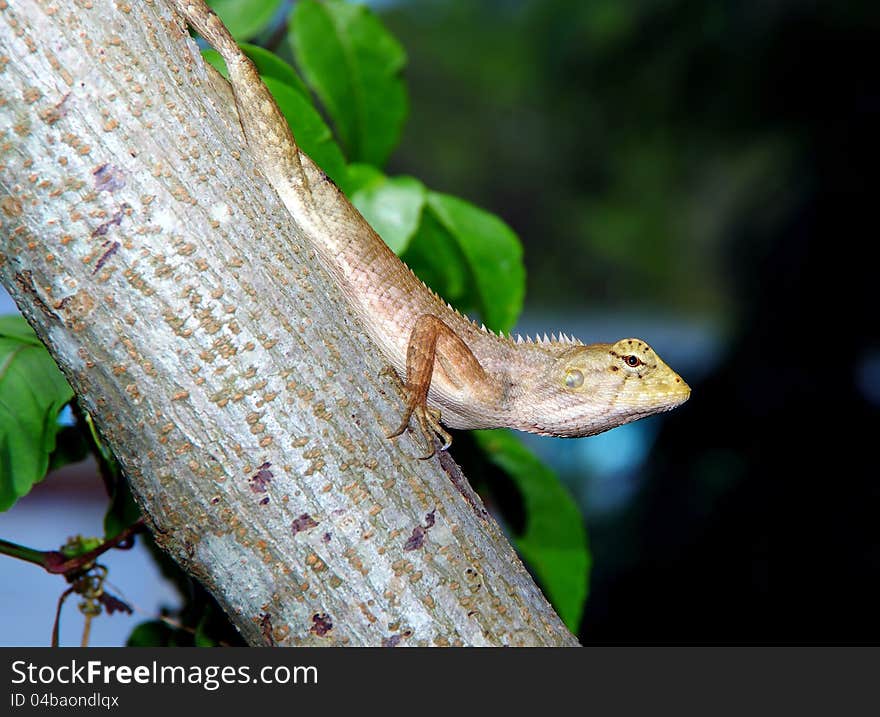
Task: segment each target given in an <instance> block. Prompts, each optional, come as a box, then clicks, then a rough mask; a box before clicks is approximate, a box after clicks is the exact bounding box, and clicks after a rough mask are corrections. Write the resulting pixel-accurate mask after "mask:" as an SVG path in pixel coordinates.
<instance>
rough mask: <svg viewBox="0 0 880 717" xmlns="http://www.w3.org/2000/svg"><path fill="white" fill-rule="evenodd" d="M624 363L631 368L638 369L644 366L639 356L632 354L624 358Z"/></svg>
mask: <svg viewBox="0 0 880 717" xmlns="http://www.w3.org/2000/svg"><path fill="white" fill-rule="evenodd" d="M623 362H624V363H625V364H626V365H627V366H629V367H630V368H636V367H637V366H641V365H642V360H641V359H640V358H639V357H638V356H633V355H632V354H630V355H629V356H624V357H623Z"/></svg>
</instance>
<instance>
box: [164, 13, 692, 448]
mask: <svg viewBox="0 0 880 717" xmlns="http://www.w3.org/2000/svg"><path fill="white" fill-rule="evenodd" d="M173 2H174V4H175V5H176V7H177V8H178V10H179V11H180V12H181V13H182V14H183V15H184V16H185V17H186V19H187V21H188V22H189V23H190V24H191V25H192V26H193V27H194V28H195V29H196V30H197V31H198V32H199V34H201V35H202V37H204V38H205V39H206V40H207V41H208V42H209V43H210V44H211V45H212V46H213V47H214V48H215V49H216V50H217V51H218V52H219V53H220V54H221V55H222V56H223V59H224V60H225V61H226V66H227V68H228V70H229V78H230V82H231V84H232V89H233V93H234V95H235V101H236V106H237V109H238V115H239V118H240V121H241V124H242V127H243V129H244V134H245V138H246V140H247V143H248V146H249V148H250V151H251V153H252V154H253V156H254V159H255V160H256V161H257V163H258V165H259V166H260V169H261V170H262V172H263V174H264V175H265V176H266V178H267V179H268V180H269V182H270V183H271V184H272V186H273V187H274V189H275V191H276V192H277V193H278V195H279V197H280V198H281V200H282V202H283V203H284V205H285V206H286V208H287V210H288V211H289V212H290V214H291V216H292V217H293V219H294V220H295V221H296V222H297V223H298V224H299V226H300V227H301V228H302V229H303V232H304V234H305V235H306V236H307V237H308V238H309V240H310V241H311V243H312V245H313V246H314V248H315V250H316V251H317V253H318V255H319V257H320V259H321V262H322V264H323V265H324V266H325V267H326V268H327V269H328V270H329V271H330V272H331V273H332V275H333V276H334V279H335V280H336V281H337V283H338V284H339V286H340V287H341V289H342V292H343V294H344V295H345V298H346V300H347V301H348V302H349V304H350V305H351V307H352V309H353V310H354V312H355V314H356V315H357V317H358V319H359V320H360V322H361V324H362V326H363V327H364V329H365V330H366V332H367V334H368V335H369V336H370V338H371V339H372V340H373V342H375V344H376V345H377V346H378V347H379V349H380V350H381V352H382V354H383V355H384V356H385V358H386V359H387V360H388V361H389V363H390V364H391V365H392V366H393V368H394V371H396V372H397V374H398V375H399V376H406V383H405V384H403V388H404V392H405V395H406V398H407V411H406V413H405V415H404V420H403V422H402V424H401V426H400V427H399V428H398V430H397V431H396V432H394V433H392V434H391V436H392V437H393V436H395V435H399V434H400V433H402V432H403V431H404V430H406V428H407V427H408V425H409V423H410V419H411V417H413V416H414V417H415V418H416V420H417V422H418V425H419V426H420V427H421V428H422V430H423V431H424V432H425V433H426V435H428V436H429V438H430V439H431V440H430V443H431V445H432V446H433V436H432V434H436V435H438V436H439V437H441V438H442V439H443V440H444V447H446V446H448V444H449V440H450V439H449V435H448V434H447V433H446V431H445V430H444V429H443V427H442V426H441V424H440V422H439V420H440V418H441V417H442V422H443V424H445V425H447V426H449V427H451V428H463V429H473V428H501V427H506V428H515V429H518V430H521V431H529V432H532V433H540V434H542V435H552V436H567V437H575V436H589V435H594V434H596V433H600V432H602V431H606V430H608V429H610V428H614V427H616V426H619V425H622V424H624V423H629V422H630V421H634V420H637V419H639V418H644V417H645V416H650V415H653V414H655V413H660V412H662V411H668V410H670V409H672V408H675V407H676V406H679V405H681V404H682V403H684V402H685V401H686V400H687V399H688V397H689V396H690V388H689V387H688V385H687V384H686V383H685V382H684V381H683V380H682V379H681V378H680V377H679V376H678V375H677V374H676V373H675V372H674V371H673V370H672V369H670V368H669V367H668V366H667V365H666V364H665V363H663V361H662V360H660V358H659V357H658V356H657V354H656V353H655V352H654V351H653V350H652V349H651V347H650V346H648V344H646V343H645V342H644V341H641V340H639V339H623V340H621V341H618V342H617V343H615V344H591V345H584V344H582V343H581V342H580V341H578V340H576V339H570V338H568V337H566V336H561V337H559V338H558V339H557V338H555V337H554V338H553V339H552V340H548V339H547V338H546V336H545V337H544V339H538V340H536V341H535V342H532V341H531V339H527V340H523V339H522V337H516V339H514V338H512V337H505V336H503V335H502V336H498V335H495V334H493V333H491V332H490V331H488V330H486V329H485V328H483V327H479V326H477V325H476V324H474V323H473V322H472V321H470V320H469V319H467V318H466V317H464V316H462V315H461V314H459V313H458V312H457V311H455V310H454V309H452V308H451V307H450V306H448V305H447V304H446V303H445V302H444V301H443V300H442V299H440V298H439V297H438V296H437V295H436V294H434V293H433V292H432V291H431V290H430V289H428V288H427V287H426V286H425V285H424V284H423V283H422V282H421V281H419V279H418V278H416V276H415V275H414V274H413V273H412V271H410V269H409V268H408V267H407V266H406V265H405V264H404V263H403V262H402V261H401V260H400V259H398V257H397V256H396V255H395V254H394V253H393V252H392V251H391V250H390V249H389V248H388V247H387V245H386V244H385V242H383V241H382V239H381V238H380V237H379V236H378V235H377V234H376V233H375V232H374V231H373V229H372V228H371V227H370V225H369V224H368V223H367V222H366V220H364V218H363V217H362V216H361V215H360V214H359V213H358V211H357V210H356V209H355V208H354V207H353V206H352V205H351V204H350V203H349V201H348V200H347V199H346V197H345V196H344V195H343V194H342V192H341V191H340V190H339V189H338V188H337V187H336V185H335V184H333V182H332V181H331V180H330V179H329V178H328V177H327V176H326V175H325V174H324V173H323V172H322V171H321V170H320V169H318V168H317V167H316V166H315V164H314V163H313V162H312V161H311V159H309V158H308V157H307V156H306V155H305V154H303V153H302V152H300V151H299V149H298V147H297V145H296V142H295V140H294V138H293V135H292V133H291V132H290V129H289V128H288V126H287V122H286V120H285V119H284V116H283V115H282V114H281V111H280V110H279V109H278V106H277V105H276V104H275V101H274V100H273V99H272V96H271V94H270V93H269V91H268V89H267V88H266V86H265V85H264V84H263V82H262V80H261V79H260V77H259V74H258V73H257V70H256V68H255V67H254V66H253V64H252V63H251V61H250V60H249V59H248V58H247V57H246V56H245V55H244V54H242V52H241V51H240V50H239V48H238V46H237V45H236V44H235V41H234V40H233V39H232V37H231V36H230V35H229V32H228V31H227V30H226V28H225V27H224V26H223V24H222V22H221V21H220V19H219V18H218V17H217V16H216V15H215V14H214V13H213V11H211V10H210V9H209V8H208V7H207V5H205V3H204V2H203V0H173ZM432 452H433V450H432ZM429 455H430V454H429Z"/></svg>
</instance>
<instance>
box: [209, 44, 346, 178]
mask: <svg viewBox="0 0 880 717" xmlns="http://www.w3.org/2000/svg"><path fill="white" fill-rule="evenodd" d="M267 54H270V53H267ZM202 56H203V57H204V58H205V61H206V62H208V63H210V64H211V65H213V66H214V67H215V68H216V70H217V71H218V72H219V73H220V74H222V75H223V76H224V77H227V73H226V63H224V62H223V58H222V57H220V55H219V53H217V52H216V51H214V50H203V51H202ZM265 59H266V58H265V57H264V58H263V61H264V62H263V65H259V64H258V68H260V70H261V72H262V70H263V68H265V67H267V64H266V62H265ZM276 59H277V58H276ZM278 63H280V64H278V65H273V66H271V67H268V71H271V72H272V73H273V75H271V76H270V75H265V76H263V81H264V82H265V83H266V87H268V88H269V92H271V93H272V96H273V97H274V98H275V101H276V102H277V103H278V107H279V108H280V109H281V112H282V113H283V114H284V117H285V118H286V119H287V123H288V124H289V125H290V128H291V130H292V131H293V135H294V137H295V138H296V141H297V143H298V144H299V146H300V148H301V149H302V150H303V152H305V153H306V154H307V155H309V157H311V158H312V160H314V162H315V164H317V165H318V166H319V167H320V168H321V169H323V170H324V172H326V174H327V176H328V177H330V178H331V179H332V180H333V181H334V182H336V184H338V185H339V186H340V187H342V188H343V190H345V189H346V188H347V187H346V179H347V174H346V166H345V157H343V156H342V151H341V150H340V149H339V145H338V144H336V141H335V140H334V139H333V133H332V132H331V131H330V128H329V127H328V126H327V123H326V122H324V118H323V117H321V114H320V113H319V112H318V110H317V109H315V106H314V105H313V104H312V100H311V97H310V96H309V94H308V91H307V90H305V91H303V90H304V89H305V88H304V87H303V85H302V82H298V84H297V85H290V84H287V80H284V79H279V77H284V76H285V72H284V71H283V69H282V68H281V67H280V65H283V64H284V63H283V62H282V61H281V60H278ZM292 71H293V70H291V72H292ZM287 79H288V80H289V79H290V78H289V76H288V78H287Z"/></svg>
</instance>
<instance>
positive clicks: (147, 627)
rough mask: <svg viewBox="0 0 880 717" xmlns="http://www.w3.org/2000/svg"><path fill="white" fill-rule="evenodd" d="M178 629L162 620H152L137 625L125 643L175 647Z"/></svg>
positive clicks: (140, 645) (127, 644)
mask: <svg viewBox="0 0 880 717" xmlns="http://www.w3.org/2000/svg"><path fill="white" fill-rule="evenodd" d="M176 632H177V631H176V630H174V628H172V627H170V626H169V625H167V624H166V623H164V622H162V621H161V620H150V621H148V622H142V623H140V624H139V625H137V626H135V628H134V630H132V631H131V634H130V635H129V636H128V640H127V641H126V643H125V646H126V647H175V646H177V644H178V643H177V640H176V639H175V637H176V635H175V633H176Z"/></svg>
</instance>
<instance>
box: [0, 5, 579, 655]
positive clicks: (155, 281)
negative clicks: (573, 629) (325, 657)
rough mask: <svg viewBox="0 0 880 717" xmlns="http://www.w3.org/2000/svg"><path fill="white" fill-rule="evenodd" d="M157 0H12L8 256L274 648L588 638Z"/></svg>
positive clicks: (192, 556) (142, 473) (116, 437)
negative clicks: (407, 404)
mask: <svg viewBox="0 0 880 717" xmlns="http://www.w3.org/2000/svg"><path fill="white" fill-rule="evenodd" d="M243 146H244V140H243V138H242V135H241V130H240V127H239V125H238V122H237V119H236V117H235V114H234V111H233V109H232V101H231V96H230V93H229V91H228V87H227V86H226V84H225V83H224V82H223V81H222V80H219V78H218V76H217V75H216V74H213V73H212V72H209V68H206V66H205V65H204V64H203V63H202V60H201V57H200V55H199V53H198V49H197V48H196V46H195V44H194V43H193V42H192V41H191V40H190V39H189V37H188V35H186V34H185V33H184V32H183V30H182V24H181V22H180V20H179V18H177V17H176V16H175V15H173V14H172V12H171V11H170V10H169V9H168V7H166V5H165V4H164V3H163V2H161V1H160V0H152V1H150V0H146V1H144V2H130V3H128V2H125V0H116V1H115V2H113V1H112V0H14V1H12V2H10V0H0V226H2V245H0V278H2V281H3V283H4V285H5V286H6V287H7V288H8V290H9V291H10V292H11V293H12V295H13V296H14V298H15V300H16V302H17V303H18V305H19V307H20V308H21V310H22V311H23V313H24V314H25V316H26V317H27V318H28V320H29V321H30V322H31V323H32V325H33V326H34V327H35V329H36V330H37V333H38V334H39V335H40V337H41V338H42V339H43V341H44V342H45V343H46V345H47V346H48V347H49V350H50V351H51V352H52V354H53V356H54V357H55V359H56V360H57V361H58V363H59V365H60V366H61V368H62V369H63V370H64V372H65V374H66V375H67V377H68V379H69V380H70V382H71V384H72V385H73V387H74V389H75V390H76V393H77V395H78V397H79V400H80V401H81V402H82V404H83V405H84V407H85V408H86V409H87V410H88V411H89V412H90V413H91V414H92V415H93V417H94V418H95V419H96V422H97V424H98V426H99V427H100V430H101V432H102V434H103V436H104V437H105V439H106V441H107V443H108V444H109V445H110V446H111V447H112V449H113V451H114V453H115V454H116V456H117V457H118V459H119V460H120V462H121V464H122V465H123V467H124V469H125V472H126V474H127V476H128V478H129V480H130V482H131V485H132V488H133V491H134V493H135V495H136V497H137V499H138V501H139V503H140V505H141V506H142V508H143V510H144V513H145V515H146V516H147V519H148V522H149V524H150V527H151V529H152V530H153V532H154V535H155V537H156V538H157V540H158V542H159V543H160V545H162V546H163V547H164V548H165V549H166V550H168V551H169V552H170V553H171V555H172V556H173V557H174V558H175V559H176V560H177V561H178V562H179V563H180V564H181V565H182V566H183V567H184V568H185V569H186V570H187V571H189V572H190V573H191V574H193V575H194V576H196V577H197V578H198V579H199V580H201V581H202V582H203V583H204V584H205V585H206V586H207V587H208V588H209V589H210V590H211V592H212V593H213V594H214V595H215V596H216V597H217V598H218V600H219V601H220V603H221V604H222V605H223V606H224V608H225V609H226V611H227V612H228V614H229V615H230V617H231V618H232V620H233V621H234V622H235V624H236V625H237V626H238V628H239V630H240V631H241V632H242V634H243V635H244V637H245V639H246V640H247V641H248V642H249V643H250V644H253V645H258V644H278V645H380V644H383V643H384V644H399V645H401V646H403V645H574V644H576V641H575V640H574V638H573V637H572V635H571V634H570V633H569V632H568V630H566V628H565V627H564V625H563V624H562V623H561V621H560V620H559V618H558V617H557V616H556V614H555V613H554V612H553V610H552V609H551V607H550V606H549V605H548V604H547V602H546V600H545V599H544V597H543V595H542V594H541V592H540V591H539V590H538V588H537V587H536V586H535V584H534V583H533V582H532V580H531V578H530V577H529V575H528V573H527V572H526V571H525V569H524V568H523V566H522V564H521V563H520V561H519V559H518V558H517V557H516V555H515V553H514V552H513V550H512V549H511V547H510V545H509V544H508V543H507V541H506V539H505V538H504V536H503V534H502V533H501V531H500V530H499V528H498V526H497V525H496V523H495V522H494V521H493V520H491V519H490V518H485V517H480V516H479V515H478V514H477V512H476V511H475V510H474V509H473V508H472V507H471V506H470V505H469V504H468V503H467V502H466V501H465V500H464V499H463V498H462V495H461V494H460V493H459V492H458V491H457V490H456V489H455V488H454V487H453V485H452V484H451V482H450V480H449V478H448V476H447V475H446V473H445V472H444V470H443V468H442V467H441V463H440V461H439V460H437V459H434V460H432V461H419V460H417V459H416V458H415V456H416V455H418V454H419V452H420V450H422V449H421V447H420V446H418V445H416V444H415V443H413V442H411V441H410V440H409V438H403V439H400V440H399V441H398V442H391V441H389V440H387V439H386V438H385V433H386V432H388V431H389V429H391V428H393V427H394V426H395V425H396V422H397V421H398V420H399V417H400V415H401V410H402V405H401V402H400V400H399V398H398V397H397V395H396V393H395V391H394V389H393V387H392V385H391V384H390V383H389V382H388V380H387V378H383V377H382V376H381V375H380V373H381V371H382V369H383V364H382V362H381V360H380V359H379V357H378V354H377V352H376V350H375V349H374V348H373V346H372V345H371V344H370V343H369V342H368V341H367V340H366V338H365V337H364V336H363V334H362V333H361V331H360V330H359V329H358V327H357V326H356V325H355V323H354V322H353V320H352V318H351V317H350V316H349V314H348V312H347V311H346V310H345V304H344V302H343V301H342V299H341V297H340V295H339V293H338V291H337V290H336V289H335V287H334V286H333V284H332V282H331V280H330V279H329V277H328V274H327V273H326V272H325V271H323V270H322V268H321V266H320V265H319V264H318V263H317V261H316V258H315V256H314V253H313V252H312V251H311V250H310V249H309V241H308V237H306V236H303V235H302V232H301V231H300V230H299V228H298V227H297V226H296V225H295V224H294V223H293V222H292V221H291V219H290V218H289V216H288V215H287V214H286V213H285V211H284V209H283V208H282V207H281V205H280V202H279V201H278V199H277V197H276V196H275V194H274V193H273V191H272V190H271V189H270V188H269V186H268V185H267V183H266V182H265V180H264V179H263V178H262V177H261V176H260V175H259V174H258V173H257V172H256V170H255V169H254V164H253V162H252V159H251V157H249V156H248V154H247V152H246V151H244V150H243V149H242V148H243Z"/></svg>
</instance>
